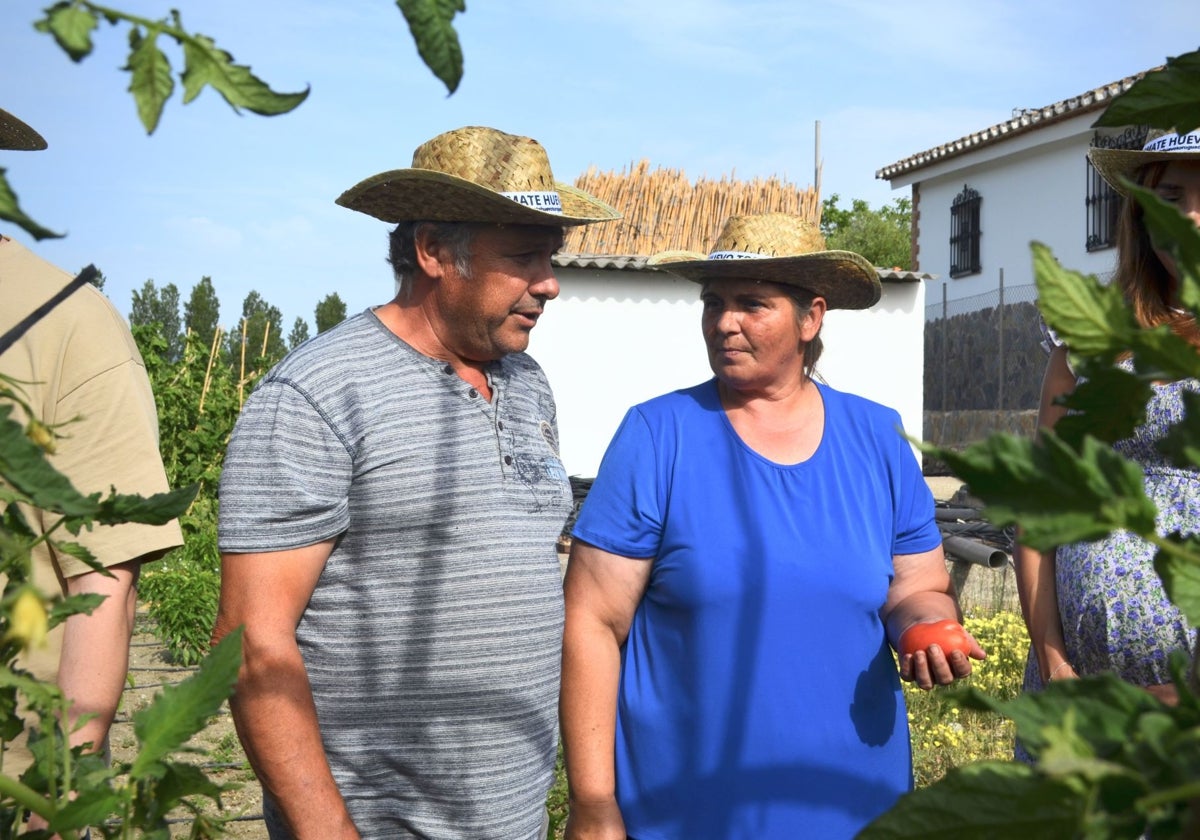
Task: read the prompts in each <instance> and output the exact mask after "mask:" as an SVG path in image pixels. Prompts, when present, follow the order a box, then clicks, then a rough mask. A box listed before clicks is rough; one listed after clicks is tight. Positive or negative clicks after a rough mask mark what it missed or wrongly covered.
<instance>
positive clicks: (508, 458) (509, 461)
mask: <svg viewBox="0 0 1200 840" xmlns="http://www.w3.org/2000/svg"><path fill="white" fill-rule="evenodd" d="M504 463H505V464H506V465H507V466H510V467H511V466H512V456H511V455H505V456H504Z"/></svg>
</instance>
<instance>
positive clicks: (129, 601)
mask: <svg viewBox="0 0 1200 840" xmlns="http://www.w3.org/2000/svg"><path fill="white" fill-rule="evenodd" d="M45 148H46V141H45V140H44V139H42V137H41V135H40V134H38V133H37V132H36V131H34V130H33V129H32V128H30V127H29V126H28V125H26V124H25V123H24V122H22V121H21V120H19V119H17V118H16V117H14V116H13V115H12V114H9V113H8V112H7V111H3V110H0V149H12V150H21V151H35V150H40V149H45ZM72 283H73V281H72V278H71V275H70V274H68V273H67V272H65V271H63V270H62V269H60V268H57V267H55V266H53V265H51V264H50V263H48V262H46V261H45V260H42V259H40V258H38V257H37V256H35V255H34V254H33V253H32V252H30V251H29V250H27V249H26V248H24V247H23V246H21V245H20V244H18V243H17V242H15V241H13V240H12V239H8V238H7V237H3V236H0V301H2V303H0V335H4V334H6V333H8V332H9V331H10V330H12V329H13V327H14V326H16V325H17V324H19V323H20V322H22V321H23V320H25V319H26V317H27V316H29V315H30V314H31V313H33V312H34V311H35V310H37V309H38V308H39V307H41V306H42V305H43V304H45V303H47V302H48V301H49V300H50V299H51V298H54V297H55V296H56V294H57V293H59V292H60V291H62V290H64V289H65V288H66V287H68V286H69V285H72ZM0 374H4V375H5V376H7V377H9V378H11V379H12V380H14V381H15V382H16V383H18V384H17V386H16V387H15V388H14V390H16V391H17V393H18V394H20V395H21V397H22V398H23V399H24V401H25V402H26V403H27V404H28V408H29V410H30V411H31V412H32V414H33V417H32V418H29V417H26V416H25V414H26V412H25V407H24V406H22V405H17V406H16V407H15V409H16V415H15V417H16V419H18V420H21V421H23V422H26V423H31V422H32V421H33V420H36V421H38V422H39V423H42V424H45V426H49V427H51V428H54V427H58V426H62V428H61V430H60V431H61V433H62V434H61V437H59V438H58V439H57V441H56V442H55V445H54V450H55V451H54V452H53V453H52V454H51V455H50V456H49V457H50V462H51V463H52V464H53V465H54V467H55V468H56V469H58V471H59V472H61V473H63V474H64V475H65V476H67V478H69V479H70V480H71V483H72V484H73V485H74V486H75V487H76V488H77V489H78V490H80V491H81V492H83V493H93V492H107V491H108V490H109V489H110V488H112V487H114V486H115V487H116V488H117V490H119V491H120V492H122V493H138V494H141V495H151V494H154V493H160V492H163V491H165V490H167V489H168V488H167V477H166V474H165V473H164V471H163V465H162V459H161V457H160V455H159V451H158V416H157V413H156V410H155V407H154V396H153V394H152V393H151V391H150V380H149V378H148V377H147V376H146V368H145V365H144V364H143V363H142V357H141V354H140V353H139V352H138V349H137V345H136V344H134V341H133V336H131V335H130V333H129V328H128V327H127V326H126V324H125V322H124V320H123V319H122V318H121V315H120V314H119V313H118V312H117V310H116V309H115V308H114V307H113V305H112V304H111V303H110V302H109V301H108V299H107V298H106V297H104V295H102V294H101V293H100V291H99V290H98V289H97V288H96V287H95V286H92V285H89V284H86V283H84V284H82V285H81V286H80V287H79V288H77V289H75V290H74V291H72V292H69V294H67V296H66V297H65V299H64V300H62V302H61V303H58V304H57V305H55V306H54V308H53V309H51V310H50V311H49V313H48V314H46V315H44V316H43V317H42V318H41V319H39V320H37V321H36V322H35V323H34V324H33V326H31V327H30V328H29V329H28V330H27V331H26V332H24V333H23V334H21V335H20V337H19V338H17V340H16V341H15V343H13V344H12V345H11V346H10V347H8V348H7V349H4V350H0ZM33 428H34V429H40V428H42V427H41V426H37V425H36V424H35V425H34V426H33ZM22 512H23V514H24V515H25V518H26V521H27V522H28V523H29V525H30V527H31V528H32V529H33V530H34V532H35V533H38V534H44V533H46V532H47V531H48V530H49V528H50V527H51V526H52V525H53V519H52V518H51V517H50V516H49V515H48V514H46V513H45V512H44V511H39V510H33V509H30V508H28V507H25V506H23V507H22ZM68 539H69V540H70V541H72V542H77V543H80V544H82V545H83V546H85V547H86V548H87V549H88V551H90V552H91V554H92V555H93V556H94V557H95V559H96V561H98V562H99V563H100V564H101V565H103V566H105V567H106V568H107V572H108V573H107V574H105V573H103V572H99V571H95V570H93V569H92V568H91V567H90V566H88V565H87V564H85V563H84V562H82V561H81V560H79V559H78V558H77V557H74V556H72V555H70V554H66V553H63V552H60V551H58V550H57V549H56V548H55V547H54V546H51V545H49V544H48V543H45V542H43V543H40V544H39V545H37V546H35V547H34V549H33V552H32V568H33V580H34V582H35V583H36V584H37V585H38V586H39V587H40V588H41V590H42V591H43V592H61V593H62V594H63V595H79V594H82V593H95V594H99V595H103V596H105V600H104V601H103V602H102V603H101V604H100V606H99V607H97V608H96V610H95V611H94V612H93V613H92V614H91V615H85V614H82V613H80V614H77V615H73V616H71V617H70V618H69V619H67V621H66V622H65V624H63V625H59V627H56V628H55V629H54V630H53V631H51V634H50V637H49V640H48V644H47V645H46V646H45V647H44V648H41V649H36V648H35V649H31V650H30V651H29V653H28V655H27V657H26V658H24V659H23V660H22V661H20V662H19V663H18V664H20V665H21V667H24V668H27V669H29V670H30V671H31V672H32V673H33V674H34V675H35V676H37V677H39V678H40V679H43V680H55V679H57V681H58V684H59V686H60V687H61V688H62V690H63V693H64V694H65V695H66V696H67V697H68V698H69V699H70V700H71V703H72V706H71V716H72V719H75V718H78V717H80V716H81V715H93V717H92V718H91V719H90V720H88V721H87V722H86V723H84V725H83V726H82V727H81V728H79V729H74V728H73V731H72V732H71V735H70V741H71V743H72V744H73V745H78V744H87V743H90V744H92V745H93V747H94V748H95V749H96V750H100V749H103V748H104V747H105V746H106V745H107V739H108V727H109V724H110V723H111V722H112V719H113V715H114V714H115V713H116V710H117V704H118V703H119V702H120V699H121V691H122V689H123V688H124V686H125V679H126V676H127V674H128V670H129V639H130V636H131V633H132V630H133V617H134V606H135V602H136V598H137V591H136V588H135V587H136V584H137V578H138V570H139V568H140V566H141V564H142V563H144V562H148V561H150V560H154V559H157V558H158V557H160V556H161V555H163V554H165V553H166V552H167V551H170V550H171V549H173V548H176V547H177V546H179V545H181V544H182V542H183V538H182V533H181V532H180V529H179V524H178V522H175V521H172V522H170V523H168V524H166V525H162V526H151V525H140V524H136V523H126V524H122V525H113V526H101V527H95V528H92V529H91V530H85V531H81V532H80V533H79V534H78V535H77V536H71V537H69V538H68ZM6 747H8V750H7V752H6V754H5V756H4V772H5V774H6V775H9V776H13V777H15V776H17V775H18V774H20V773H21V772H23V771H24V770H25V768H26V767H27V766H28V764H29V762H30V756H29V753H28V752H27V751H26V750H25V749H24V746H23V744H22V746H19V747H13V746H12V745H6ZM43 825H44V823H43Z"/></svg>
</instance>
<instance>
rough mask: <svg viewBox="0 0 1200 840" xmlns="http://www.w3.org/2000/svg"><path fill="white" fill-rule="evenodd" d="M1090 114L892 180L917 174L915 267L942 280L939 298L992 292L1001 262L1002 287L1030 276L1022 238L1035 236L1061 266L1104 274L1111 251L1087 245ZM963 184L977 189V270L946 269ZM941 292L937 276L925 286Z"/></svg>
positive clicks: (934, 294)
mask: <svg viewBox="0 0 1200 840" xmlns="http://www.w3.org/2000/svg"><path fill="white" fill-rule="evenodd" d="M1095 118H1096V115H1095V114H1083V115H1081V116H1079V117H1075V118H1073V119H1070V120H1065V121H1063V122H1062V123H1058V124H1056V125H1052V126H1048V127H1046V128H1042V129H1038V130H1037V131H1033V132H1029V133H1028V134H1025V135H1021V136H1019V137H1016V138H1013V139H1012V140H1006V141H1003V142H1000V143H996V144H993V145H991V146H987V147H985V148H983V149H981V150H979V151H975V152H971V153H968V154H965V155H962V156H960V157H957V158H951V159H950V160H947V161H944V162H942V163H938V164H935V165H933V166H929V167H926V168H923V169H921V170H918V171H917V172H914V173H912V174H910V175H905V176H903V177H900V178H896V179H893V180H892V186H893V187H897V188H899V187H909V186H910V185H911V184H912V183H913V182H914V181H919V182H920V208H919V210H920V217H919V220H918V223H919V227H918V236H919V240H918V241H919V250H918V267H919V270H920V271H922V272H925V273H928V274H936V275H938V276H939V277H940V279H941V281H945V284H946V298H947V300H948V301H956V300H959V299H961V298H964V297H970V296H972V295H978V294H982V293H985V292H994V291H995V290H996V289H997V288H998V286H999V282H1000V270H1001V269H1003V270H1004V285H1005V288H1006V289H1008V288H1015V287H1018V286H1024V285H1028V284H1032V283H1033V282H1034V280H1033V261H1032V257H1031V255H1030V251H1029V245H1030V243H1031V242H1033V241H1038V242H1042V243H1044V244H1046V245H1048V246H1050V248H1051V249H1052V250H1053V251H1054V254H1055V256H1056V257H1057V258H1058V260H1059V262H1061V263H1062V264H1063V265H1064V266H1066V267H1068V268H1072V269H1075V270H1078V271H1082V272H1085V273H1088V274H1096V275H1099V276H1102V277H1103V276H1106V275H1107V274H1108V273H1109V272H1111V271H1112V267H1113V260H1114V258H1115V251H1114V250H1113V249H1106V250H1102V251H1095V252H1092V253H1088V251H1087V248H1086V247H1085V242H1086V239H1087V220H1088V210H1087V206H1086V204H1085V199H1086V197H1087V160H1086V156H1087V149H1088V146H1089V144H1090V143H1091V139H1092V136H1093V134H1094V129H1092V128H1091V122H1092V121H1093V120H1094V119H1095ZM964 185H966V186H969V187H971V188H972V189H974V190H975V191H977V192H978V193H979V194H980V196H981V197H982V203H981V204H980V229H981V231H982V236H981V238H980V249H981V250H980V254H981V262H982V266H983V270H982V272H981V273H979V274H972V275H969V276H966V277H959V278H952V277H950V208H951V204H952V202H953V201H954V198H955V196H957V195H958V194H959V193H961V192H962V189H963V186H964ZM928 298H929V301H928V302H929V303H939V302H940V301H941V299H942V290H941V282H940V281H939V282H938V284H937V286H936V288H932V289H930V290H929V293H928Z"/></svg>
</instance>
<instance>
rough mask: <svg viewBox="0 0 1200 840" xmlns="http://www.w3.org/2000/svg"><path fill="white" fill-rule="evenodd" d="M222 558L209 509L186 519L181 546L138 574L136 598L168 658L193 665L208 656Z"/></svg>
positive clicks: (213, 518)
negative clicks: (148, 616) (139, 577)
mask: <svg viewBox="0 0 1200 840" xmlns="http://www.w3.org/2000/svg"><path fill="white" fill-rule="evenodd" d="M220 565H221V556H220V553H219V552H218V550H217V526H216V516H215V514H214V513H213V511H212V510H211V506H208V507H207V508H206V509H203V510H202V511H201V512H200V514H199V515H195V516H189V517H187V518H186V519H185V521H184V544H183V547H182V548H181V549H177V550H176V551H173V552H172V553H171V554H170V555H168V556H167V557H165V558H163V559H162V560H161V561H159V562H158V563H155V564H153V565H152V566H150V567H148V568H147V570H146V571H145V573H143V575H142V580H141V584H140V587H139V593H138V594H139V597H140V598H141V600H142V602H143V603H145V604H146V605H147V609H148V611H149V613H150V616H151V618H153V619H154V620H155V623H156V625H157V631H156V635H157V636H158V638H159V639H160V640H161V641H162V643H163V644H164V645H165V646H166V648H167V653H168V655H169V656H170V657H171V660H172V661H173V662H175V663H176V664H179V665H185V666H187V665H194V664H196V663H197V662H199V661H200V660H201V659H203V657H204V655H205V654H206V653H207V652H208V647H209V634H210V633H211V632H212V627H213V623H214V622H215V621H216V618H217V603H218V599H219V597H220V594H221V574H220Z"/></svg>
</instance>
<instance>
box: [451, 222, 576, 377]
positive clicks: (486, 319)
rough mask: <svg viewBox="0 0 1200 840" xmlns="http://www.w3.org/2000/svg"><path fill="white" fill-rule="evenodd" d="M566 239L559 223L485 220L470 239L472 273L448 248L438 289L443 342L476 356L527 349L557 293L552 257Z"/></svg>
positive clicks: (483, 358) (484, 358)
mask: <svg viewBox="0 0 1200 840" xmlns="http://www.w3.org/2000/svg"><path fill="white" fill-rule="evenodd" d="M562 243H563V233H562V229H561V228H558V227H542V226H537V225H503V226H501V225H482V226H480V228H479V230H478V231H477V232H476V234H475V237H474V240H473V241H472V243H471V275H470V277H464V276H463V275H462V274H460V273H459V271H458V269H457V268H456V267H455V266H454V264H453V260H452V259H451V258H450V256H449V255H448V254H445V255H444V257H443V258H442V259H440V262H441V265H442V269H443V271H442V276H441V278H440V280H439V282H438V284H437V290H436V292H435V295H436V298H437V303H438V311H439V314H440V316H441V318H440V320H441V321H442V325H441V326H442V330H443V332H444V334H443V335H442V336H441V339H442V343H443V344H444V345H445V346H446V347H447V348H448V349H450V350H451V351H453V352H454V353H455V354H456V355H459V356H461V357H462V358H464V359H467V360H470V361H474V362H486V361H492V360H494V359H499V358H500V357H502V356H505V355H507V354H509V353H518V352H521V351H523V350H525V348H527V347H528V346H529V332H530V330H532V329H533V328H534V326H535V325H536V324H537V321H538V318H539V317H541V314H542V309H543V308H544V306H545V305H546V301H548V300H553V299H554V298H556V297H558V280H557V279H556V278H555V276H554V268H553V266H552V265H551V264H550V257H551V256H552V255H553V254H554V253H555V252H557V251H558V249H559V248H561V247H562Z"/></svg>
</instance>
